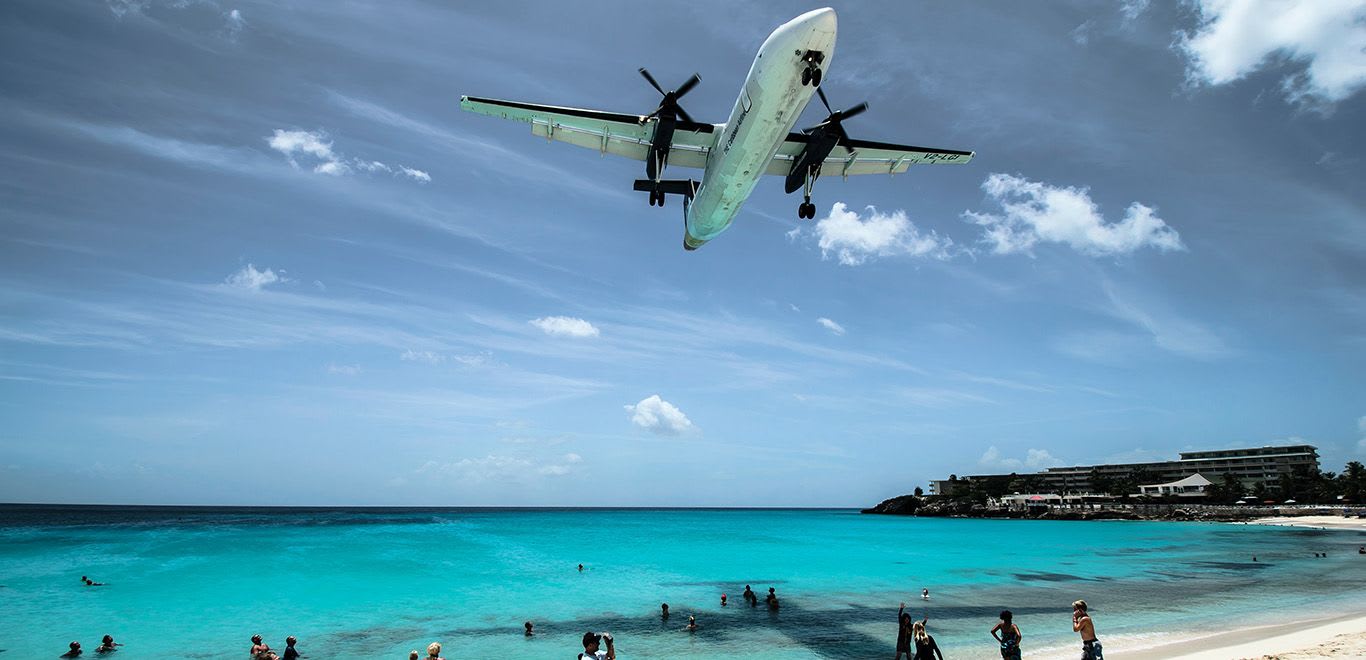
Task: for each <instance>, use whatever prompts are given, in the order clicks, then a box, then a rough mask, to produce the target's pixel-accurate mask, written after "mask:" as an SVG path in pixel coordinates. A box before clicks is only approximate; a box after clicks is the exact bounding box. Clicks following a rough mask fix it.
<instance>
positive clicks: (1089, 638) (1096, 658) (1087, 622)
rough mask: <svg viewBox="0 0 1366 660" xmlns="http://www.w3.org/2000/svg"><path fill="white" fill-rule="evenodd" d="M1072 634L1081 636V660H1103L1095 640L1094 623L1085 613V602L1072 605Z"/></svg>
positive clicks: (1103, 657) (1097, 641) (1081, 601)
mask: <svg viewBox="0 0 1366 660" xmlns="http://www.w3.org/2000/svg"><path fill="white" fill-rule="evenodd" d="M1072 632H1075V633H1080V634H1081V660H1104V659H1105V656H1104V655H1102V651H1103V649H1101V646H1100V640H1099V639H1097V638H1096V622H1095V621H1092V620H1091V615H1090V614H1089V613H1087V611H1086V601H1084V600H1079V601H1077V602H1075V603H1072Z"/></svg>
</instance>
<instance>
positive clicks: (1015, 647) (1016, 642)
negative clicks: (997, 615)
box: [991, 610, 1024, 660]
mask: <svg viewBox="0 0 1366 660" xmlns="http://www.w3.org/2000/svg"><path fill="white" fill-rule="evenodd" d="M1014 616H1015V615H1014V614H1011V612H1010V610H1001V620H1000V622H998V623H997V624H996V627H994V628H992V629H991V636H992V637H995V638H996V641H997V642H998V643H1000V645H1001V660H1020V640H1021V639H1023V637H1024V636H1023V635H1021V634H1020V627H1019V626H1017V625H1015V624H1014V623H1012V622H1011V619H1013V618H1014ZM997 632H1000V634H999V635H998V634H996V633H997Z"/></svg>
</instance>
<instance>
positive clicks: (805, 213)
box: [797, 202, 816, 220]
mask: <svg viewBox="0 0 1366 660" xmlns="http://www.w3.org/2000/svg"><path fill="white" fill-rule="evenodd" d="M797 217H798V218H802V219H806V220H809V219H812V218H815V217H816V205H815V204H812V203H811V202H803V203H802V204H799V205H798V206H797Z"/></svg>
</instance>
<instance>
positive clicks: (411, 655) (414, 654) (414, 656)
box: [408, 649, 422, 660]
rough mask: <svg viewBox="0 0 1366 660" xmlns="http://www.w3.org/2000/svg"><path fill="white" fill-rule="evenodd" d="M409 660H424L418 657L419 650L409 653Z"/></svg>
mask: <svg viewBox="0 0 1366 660" xmlns="http://www.w3.org/2000/svg"><path fill="white" fill-rule="evenodd" d="M408 660H422V658H419V657H418V652H417V649H413V650H411V651H409V652H408Z"/></svg>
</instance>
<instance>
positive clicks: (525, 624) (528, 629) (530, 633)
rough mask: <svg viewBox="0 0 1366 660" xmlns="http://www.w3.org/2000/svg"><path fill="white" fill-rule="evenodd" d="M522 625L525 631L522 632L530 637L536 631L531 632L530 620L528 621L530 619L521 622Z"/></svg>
mask: <svg viewBox="0 0 1366 660" xmlns="http://www.w3.org/2000/svg"><path fill="white" fill-rule="evenodd" d="M522 626H524V627H525V628H526V632H525V633H524V634H525V636H527V637H530V636H532V635H535V634H536V633H534V632H532V630H531V622H530V621H527V622H526V623H524V624H522Z"/></svg>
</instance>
